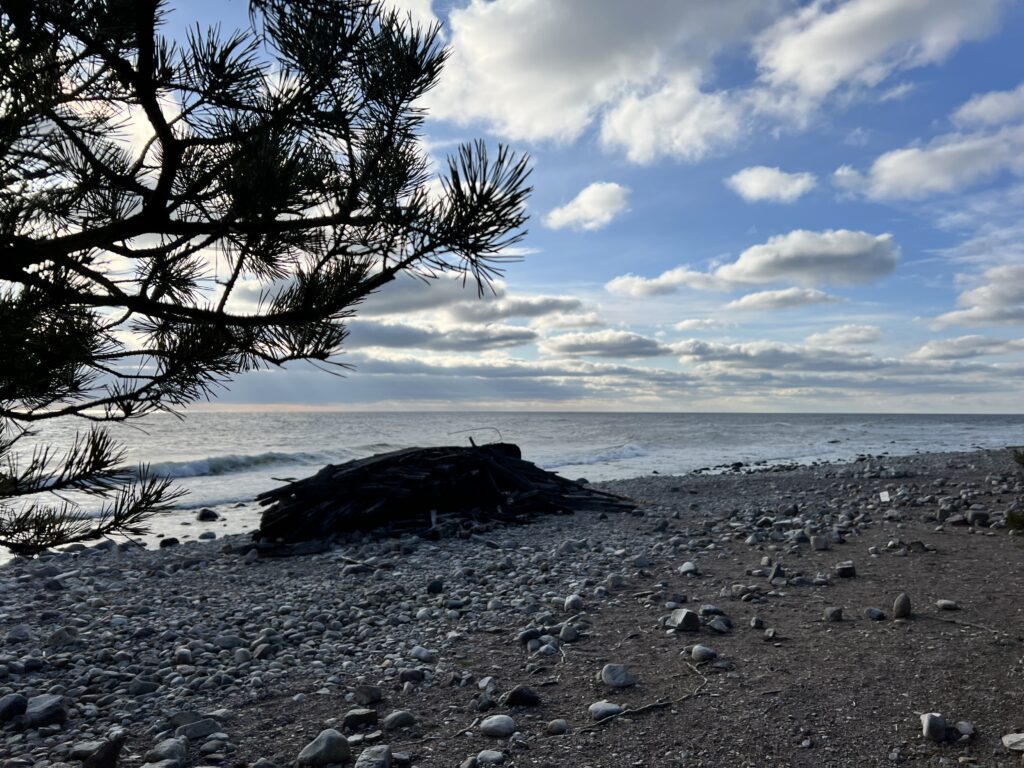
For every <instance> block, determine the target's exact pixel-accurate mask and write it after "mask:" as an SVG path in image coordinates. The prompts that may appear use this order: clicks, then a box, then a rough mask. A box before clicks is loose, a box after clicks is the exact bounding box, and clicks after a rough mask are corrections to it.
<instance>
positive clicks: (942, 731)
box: [921, 712, 946, 741]
mask: <svg viewBox="0 0 1024 768" xmlns="http://www.w3.org/2000/svg"><path fill="white" fill-rule="evenodd" d="M921 735H922V736H924V737H925V738H928V739H931V740H932V741H945V740H946V718H944V717H943V716H942V715H940V714H939V713H938V712H927V713H925V714H923V715H921Z"/></svg>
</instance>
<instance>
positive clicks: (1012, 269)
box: [935, 264, 1024, 328]
mask: <svg viewBox="0 0 1024 768" xmlns="http://www.w3.org/2000/svg"><path fill="white" fill-rule="evenodd" d="M957 304H959V305H960V306H961V307H962V309H957V310H953V311H952V312H947V313H945V314H943V315H940V316H939V317H937V318H936V319H935V325H936V326H937V327H940V328H944V327H948V326H951V325H961V326H992V325H1017V324H1024V265H1017V264H1004V265H1001V266H998V267H991V268H990V269H986V270H985V272H984V273H983V274H982V278H981V281H980V283H979V284H978V285H976V286H975V287H973V288H970V289H968V290H966V291H964V292H963V293H961V294H960V296H959V297H958V298H957Z"/></svg>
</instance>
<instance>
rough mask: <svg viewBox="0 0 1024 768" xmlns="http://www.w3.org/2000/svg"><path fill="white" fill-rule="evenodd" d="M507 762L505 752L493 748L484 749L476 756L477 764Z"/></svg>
mask: <svg viewBox="0 0 1024 768" xmlns="http://www.w3.org/2000/svg"><path fill="white" fill-rule="evenodd" d="M504 762H505V753H504V752H498V751H496V750H493V749H484V750H482V751H481V752H480V754H478V755H477V756H476V764H477V765H501V764H502V763H504Z"/></svg>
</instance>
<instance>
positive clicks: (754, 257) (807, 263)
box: [605, 229, 900, 296]
mask: <svg viewBox="0 0 1024 768" xmlns="http://www.w3.org/2000/svg"><path fill="white" fill-rule="evenodd" d="M899 254H900V250H899V248H898V247H897V246H896V243H895V242H894V241H893V238H892V235H890V234H883V235H872V234H869V233H867V232H856V231H851V230H848V229H830V230H825V231H823V232H812V231H809V230H805V229H796V230H793V231H792V232H789V233H787V234H785V235H776V236H775V237H771V238H769V239H768V241H767V242H765V243H760V244H758V245H753V246H751V247H749V248H747V249H746V250H745V251H744V252H743V253H741V254H740V256H739V258H738V259H737V260H736V261H734V262H733V263H731V264H724V265H722V266H720V267H718V268H716V269H715V270H713V271H711V272H697V271H694V270H691V269H689V268H687V267H675V268H674V269H670V270H668V271H666V272H663V273H662V274H660V275H659V276H658V277H655V278H645V277H639V276H637V275H632V274H630V275H621V276H619V277H616V278H613V279H612V280H610V281H609V282H608V283H607V284H605V289H606V290H607V291H609V292H610V293H615V294H619V295H623V296H655V295H659V294H668V293H672V292H673V291H675V290H676V289H677V288H680V287H684V286H685V287H688V288H694V289H697V290H732V289H736V288H741V287H743V286H748V285H764V284H767V283H775V282H791V283H797V284H798V285H803V286H813V285H858V284H865V283H871V282H874V281H876V280H879V279H881V278H882V277H885V276H886V275H888V274H889V273H890V272H892V271H893V269H894V268H895V267H896V262H897V261H898V260H899Z"/></svg>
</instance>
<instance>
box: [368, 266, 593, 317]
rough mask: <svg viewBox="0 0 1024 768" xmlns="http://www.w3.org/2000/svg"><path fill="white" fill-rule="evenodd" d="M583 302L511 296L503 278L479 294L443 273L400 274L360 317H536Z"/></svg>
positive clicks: (469, 283) (468, 283) (470, 283)
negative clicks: (427, 276) (424, 276)
mask: <svg viewBox="0 0 1024 768" xmlns="http://www.w3.org/2000/svg"><path fill="white" fill-rule="evenodd" d="M582 307H583V302H582V301H580V300H579V299H577V298H575V297H573V296H545V295H532V296H531V295H510V294H509V292H508V289H507V288H506V286H505V284H504V283H503V282H502V281H500V280H499V281H495V282H494V283H493V284H492V286H491V288H490V289H488V290H485V292H484V294H483V295H482V296H478V295H477V290H476V284H475V283H474V282H473V281H472V280H469V281H466V282H465V283H463V281H462V280H461V279H460V278H453V277H451V276H442V277H440V278H438V279H436V280H420V279H417V278H415V277H413V276H411V275H402V276H400V277H398V278H397V279H396V280H394V281H392V282H390V283H388V284H387V285H385V286H384V287H383V288H381V289H380V290H379V291H378V292H377V293H375V294H373V295H372V296H370V297H369V298H368V299H366V301H364V302H363V303H362V304H361V305H359V307H358V309H357V314H358V315H359V316H360V317H386V316H394V315H423V314H429V315H431V316H433V317H434V318H435V319H439V318H440V317H443V318H447V321H448V322H456V323H492V322H495V321H498V320H508V319H510V318H517V317H518V318H539V317H543V316H545V315H554V314H565V313H568V312H577V311H579V310H580V309H581V308H582Z"/></svg>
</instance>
